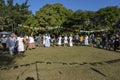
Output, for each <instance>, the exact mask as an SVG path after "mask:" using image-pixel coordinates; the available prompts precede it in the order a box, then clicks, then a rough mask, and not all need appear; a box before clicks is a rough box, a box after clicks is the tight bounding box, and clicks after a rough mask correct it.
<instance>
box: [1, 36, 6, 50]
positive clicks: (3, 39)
mask: <svg viewBox="0 0 120 80" xmlns="http://www.w3.org/2000/svg"><path fill="white" fill-rule="evenodd" d="M1 43H2V46H3V52H4V51H6V45H7V37H6V35H3V36H2V38H1Z"/></svg>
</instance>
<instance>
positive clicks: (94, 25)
mask: <svg viewBox="0 0 120 80" xmlns="http://www.w3.org/2000/svg"><path fill="white" fill-rule="evenodd" d="M28 1H29V0H26V1H25V2H23V3H22V4H18V3H14V0H6V3H5V0H0V29H1V30H10V29H11V26H14V28H16V27H17V26H18V25H19V24H21V25H23V26H22V27H23V28H24V26H29V27H28V28H29V29H31V28H30V27H33V28H39V29H41V28H43V30H44V29H47V30H48V29H51V31H52V32H55V33H59V32H63V31H64V32H80V30H99V29H107V30H114V29H118V28H119V27H120V7H118V6H108V7H105V8H102V9H100V10H98V11H83V10H77V11H72V10H70V9H67V8H65V7H64V6H63V5H62V4H59V3H55V4H46V5H44V6H43V7H42V8H40V9H39V10H38V11H37V12H36V13H35V14H32V12H31V11H30V10H29V7H30V5H28ZM18 29H21V28H16V29H15V30H18ZM18 31H20V30H18ZM21 31H24V29H23V30H21ZM29 31H34V30H29ZM25 32H27V31H25Z"/></svg>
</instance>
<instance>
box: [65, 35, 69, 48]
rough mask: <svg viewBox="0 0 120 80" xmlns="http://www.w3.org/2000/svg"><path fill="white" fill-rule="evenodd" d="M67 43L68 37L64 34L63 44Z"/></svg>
mask: <svg viewBox="0 0 120 80" xmlns="http://www.w3.org/2000/svg"><path fill="white" fill-rule="evenodd" d="M67 45H68V37H67V35H65V36H64V46H67Z"/></svg>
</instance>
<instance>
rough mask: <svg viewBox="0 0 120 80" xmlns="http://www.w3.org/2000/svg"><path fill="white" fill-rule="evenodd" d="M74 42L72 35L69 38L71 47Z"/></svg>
mask: <svg viewBox="0 0 120 80" xmlns="http://www.w3.org/2000/svg"><path fill="white" fill-rule="evenodd" d="M72 40H73V37H72V35H70V36H69V46H70V47H72V46H73V42H72Z"/></svg>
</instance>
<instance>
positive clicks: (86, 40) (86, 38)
mask: <svg viewBox="0 0 120 80" xmlns="http://www.w3.org/2000/svg"><path fill="white" fill-rule="evenodd" d="M85 45H86V46H88V45H89V43H88V36H86V37H85Z"/></svg>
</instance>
